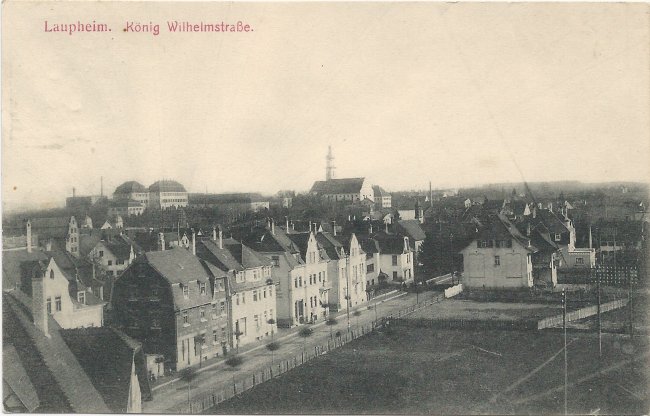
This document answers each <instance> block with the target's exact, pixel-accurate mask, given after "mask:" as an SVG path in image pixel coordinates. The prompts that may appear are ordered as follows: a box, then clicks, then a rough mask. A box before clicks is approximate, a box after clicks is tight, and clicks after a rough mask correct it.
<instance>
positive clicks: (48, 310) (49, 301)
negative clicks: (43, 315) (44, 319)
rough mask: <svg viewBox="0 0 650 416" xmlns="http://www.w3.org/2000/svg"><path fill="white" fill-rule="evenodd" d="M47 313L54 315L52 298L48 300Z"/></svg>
mask: <svg viewBox="0 0 650 416" xmlns="http://www.w3.org/2000/svg"><path fill="white" fill-rule="evenodd" d="M47 313H52V298H47Z"/></svg>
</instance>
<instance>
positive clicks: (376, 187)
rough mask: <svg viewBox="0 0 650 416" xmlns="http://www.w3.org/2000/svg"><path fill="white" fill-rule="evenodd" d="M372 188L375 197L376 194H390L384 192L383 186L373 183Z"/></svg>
mask: <svg viewBox="0 0 650 416" xmlns="http://www.w3.org/2000/svg"><path fill="white" fill-rule="evenodd" d="M372 190H373V192H374V193H375V197H378V196H382V197H384V196H390V194H389V193H388V192H386V190H385V189H384V188H382V187H381V186H379V185H373V186H372Z"/></svg>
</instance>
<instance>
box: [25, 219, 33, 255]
mask: <svg viewBox="0 0 650 416" xmlns="http://www.w3.org/2000/svg"><path fill="white" fill-rule="evenodd" d="M26 227H27V234H26V235H27V237H26V241H25V242H26V243H27V252H28V253H31V252H32V222H31V221H30V220H27V225H26Z"/></svg>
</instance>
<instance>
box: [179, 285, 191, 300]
mask: <svg viewBox="0 0 650 416" xmlns="http://www.w3.org/2000/svg"><path fill="white" fill-rule="evenodd" d="M181 287H182V288H183V297H184V298H186V299H187V298H188V297H189V296H190V288H189V286H184V285H182V286H181Z"/></svg>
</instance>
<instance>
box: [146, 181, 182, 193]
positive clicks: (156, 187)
mask: <svg viewBox="0 0 650 416" xmlns="http://www.w3.org/2000/svg"><path fill="white" fill-rule="evenodd" d="M149 192H156V193H159V192H187V191H186V190H185V187H184V186H183V185H181V184H180V183H178V182H176V181H172V180H162V181H158V182H154V183H153V184H152V185H151V186H150V187H149Z"/></svg>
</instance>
